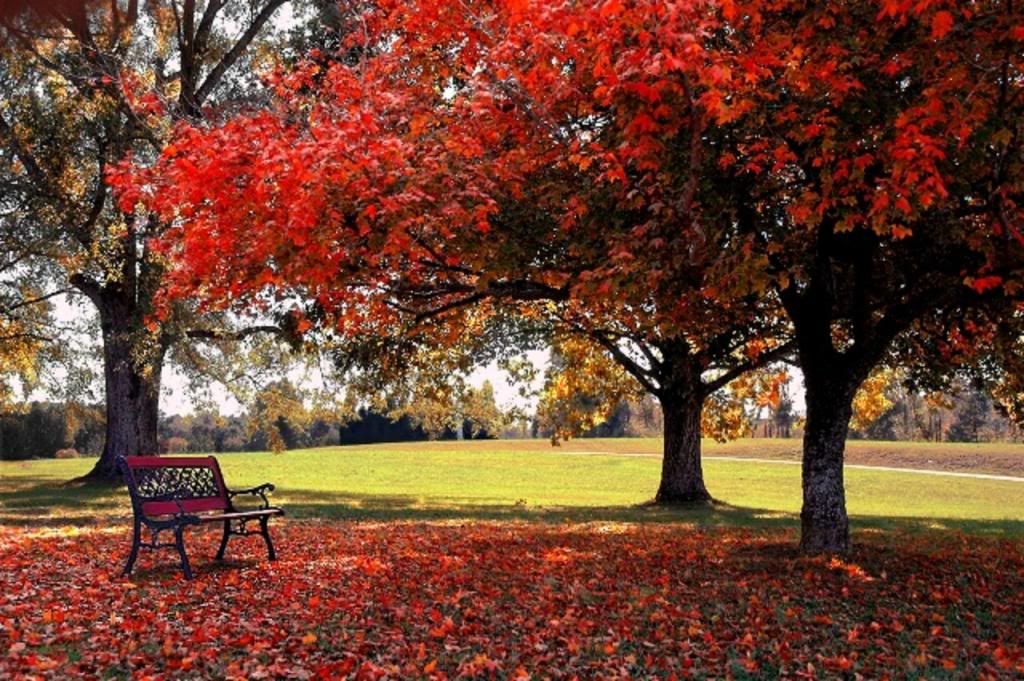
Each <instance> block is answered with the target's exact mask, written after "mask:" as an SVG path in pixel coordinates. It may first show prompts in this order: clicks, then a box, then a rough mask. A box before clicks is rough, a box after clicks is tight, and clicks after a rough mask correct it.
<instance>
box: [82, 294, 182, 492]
mask: <svg viewBox="0 0 1024 681" xmlns="http://www.w3.org/2000/svg"><path fill="white" fill-rule="evenodd" d="M104 302H105V304H104V305H101V306H99V308H100V325H101V327H102V329H103V374H104V384H105V386H106V420H107V423H106V442H105V444H104V447H103V453H102V454H101V455H100V458H99V460H98V461H97V462H96V465H95V466H94V467H93V469H92V470H91V471H90V472H89V473H88V474H87V475H85V476H84V479H86V480H95V481H107V482H116V481H117V480H118V479H119V474H118V471H117V457H119V456H136V455H140V454H158V453H159V446H158V437H157V429H158V424H159V418H160V379H161V375H162V368H163V352H162V351H161V350H153V349H150V348H140V347H136V345H137V343H138V341H137V340H136V339H137V334H136V331H137V329H134V328H133V326H134V324H133V322H132V319H133V316H134V315H133V314H132V310H131V309H130V305H122V304H118V301H112V300H109V299H108V300H106V301H104ZM154 354H155V355H157V356H151V355H154Z"/></svg>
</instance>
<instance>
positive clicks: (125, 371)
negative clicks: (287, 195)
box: [0, 0, 285, 477]
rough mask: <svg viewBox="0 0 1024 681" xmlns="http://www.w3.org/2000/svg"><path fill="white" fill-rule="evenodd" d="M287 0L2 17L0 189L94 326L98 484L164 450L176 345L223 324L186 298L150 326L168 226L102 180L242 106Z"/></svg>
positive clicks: (214, 0)
mask: <svg viewBox="0 0 1024 681" xmlns="http://www.w3.org/2000/svg"><path fill="white" fill-rule="evenodd" d="M284 2H285V0H264V1H262V2H260V1H256V0H254V1H252V2H248V1H247V2H223V1H221V0H208V1H206V2H195V1H193V0H181V1H179V0H169V1H160V0H151V1H143V2H138V1H136V0H125V1H124V2H111V3H71V2H68V3H35V4H33V5H32V6H31V8H29V9H27V10H26V11H24V12H20V13H16V14H11V15H8V16H5V17H4V18H3V23H2V26H0V52H2V55H0V56H2V58H0V88H2V90H0V91H2V97H0V149H2V152H0V153H2V154H3V155H4V157H5V159H7V162H5V163H3V164H2V169H0V185H3V186H4V187H5V188H6V189H8V191H9V192H10V193H7V194H6V195H5V198H4V201H5V202H8V203H16V204H17V206H18V210H19V215H18V231H17V232H12V235H13V236H15V237H18V238H19V239H20V244H19V245H20V246H22V247H25V246H27V245H28V244H35V245H37V246H38V248H39V250H38V253H37V255H38V256H39V257H44V258H47V259H49V261H50V262H51V263H54V264H55V265H57V268H56V270H57V271H56V272H55V280H56V281H57V282H58V283H57V285H58V286H59V287H65V286H71V287H73V288H74V289H75V290H76V291H77V292H79V293H80V294H81V295H83V296H85V297H86V298H87V299H88V300H89V301H90V302H91V304H92V305H93V307H94V308H95V310H96V312H97V314H98V316H99V321H100V328H101V332H102V338H103V362H104V383H105V389H106V396H107V418H106V424H107V434H106V446H105V448H104V452H103V455H102V456H101V458H100V460H99V462H98V463H97V466H96V468H95V469H94V471H93V475H94V476H99V477H109V476H112V475H113V473H114V471H113V462H114V459H115V458H116V456H118V455H121V454H135V453H155V452H156V451H157V449H158V447H157V421H158V413H159V410H158V406H159V404H158V403H159V394H160V383H161V376H162V370H163V363H164V358H165V356H166V354H167V352H168V349H169V348H171V347H172V346H173V345H174V344H176V343H180V342H183V341H186V340H188V339H189V338H190V337H191V338H204V337H208V336H209V335H210V334H211V333H212V329H214V328H220V322H219V321H218V322H215V321H214V320H210V319H206V320H197V319H195V318H194V316H193V315H192V313H191V311H190V309H189V308H190V306H188V305H186V304H183V303H182V304H179V305H177V306H176V310H175V314H174V315H171V316H168V317H165V318H164V319H163V321H161V322H159V323H154V322H152V321H150V320H151V314H152V312H153V311H154V310H153V296H154V295H155V294H156V291H157V290H158V289H159V287H160V283H161V280H162V277H163V274H164V263H163V262H162V260H161V259H160V258H159V257H158V256H157V254H155V253H154V252H153V251H152V249H151V248H150V246H149V240H150V239H151V238H152V237H154V236H156V235H159V234H160V233H161V232H162V231H163V230H164V229H165V228H166V223H165V222H163V221H161V220H159V219H157V218H156V216H154V215H153V214H150V213H147V212H146V211H145V210H137V207H136V205H135V202H134V201H133V200H132V199H131V197H122V200H120V201H115V200H114V199H113V198H112V197H111V195H110V192H109V191H108V189H107V185H106V183H105V181H104V178H105V176H106V174H107V173H108V171H109V169H110V168H111V164H112V163H115V162H117V161H120V160H122V159H123V158H125V157H126V156H132V155H134V156H135V157H137V158H153V157H155V156H156V155H157V154H158V153H159V152H160V151H161V149H162V147H163V142H164V140H165V139H166V138H167V136H168V135H169V133H170V132H171V130H172V128H173V125H174V124H175V122H176V121H181V120H191V121H196V120H199V119H200V118H202V117H203V116H206V115H214V116H216V115H218V110H220V111H223V109H224V108H225V107H227V106H228V105H229V103H231V102H235V101H237V100H238V99H239V97H240V95H241V93H244V92H245V91H246V90H247V88H248V87H249V85H251V81H252V80H253V79H252V77H251V75H249V76H244V75H241V72H243V71H245V69H243V68H241V67H243V66H245V65H247V63H248V62H247V61H246V60H245V59H243V56H244V55H246V53H247V52H249V51H250V48H251V47H253V46H254V45H255V44H256V41H257V38H258V36H260V35H261V34H262V33H265V32H266V29H267V27H268V25H269V22H270V20H271V18H272V17H273V16H274V15H275V12H276V11H277V9H278V8H279V7H281V6H282V5H283V4H284ZM248 73H251V71H248ZM218 333H220V332H218Z"/></svg>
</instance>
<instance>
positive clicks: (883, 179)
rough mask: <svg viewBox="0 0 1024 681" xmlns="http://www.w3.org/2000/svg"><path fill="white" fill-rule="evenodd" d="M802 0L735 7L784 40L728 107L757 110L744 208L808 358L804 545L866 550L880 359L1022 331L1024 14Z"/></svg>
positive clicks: (966, 354) (744, 150)
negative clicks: (855, 533) (860, 444)
mask: <svg viewBox="0 0 1024 681" xmlns="http://www.w3.org/2000/svg"><path fill="white" fill-rule="evenodd" d="M785 4H786V11H784V12H771V13H769V12H763V13H762V12H758V11H757V8H756V4H753V5H750V6H748V7H746V8H745V9H744V10H743V11H740V10H739V9H736V10H734V12H733V13H732V16H733V23H734V24H735V30H734V31H733V32H731V33H730V34H729V36H728V39H729V41H730V42H731V43H733V44H734V46H735V47H734V50H735V53H736V55H737V58H738V59H739V60H741V61H742V60H743V59H744V58H745V55H748V54H750V53H751V52H752V51H753V52H758V53H760V54H769V53H774V54H775V55H777V57H776V58H775V59H773V60H771V61H767V62H764V63H763V65H762V66H761V68H763V69H764V71H763V73H762V74H761V77H759V78H757V79H748V78H747V77H746V76H745V75H744V74H743V73H742V72H740V71H737V72H736V73H734V75H733V76H732V78H731V80H732V84H731V85H730V86H729V88H728V89H730V90H731V91H732V93H733V94H732V99H731V101H729V102H727V103H724V104H723V112H724V118H726V119H731V118H732V117H733V116H732V114H731V113H729V111H730V110H734V109H735V108H736V107H740V106H741V107H743V109H744V113H743V114H742V115H741V116H740V117H739V118H737V119H736V120H734V121H732V120H723V121H722V123H723V125H725V126H726V127H728V128H729V129H730V130H731V131H732V133H731V136H730V142H729V144H728V145H727V146H725V147H723V148H722V150H721V152H722V153H721V155H720V162H721V163H722V164H723V165H728V166H729V167H731V168H733V169H734V172H735V175H736V177H737V180H738V181H742V182H746V183H749V184H748V186H749V187H750V191H749V193H748V194H746V195H745V196H744V197H742V198H743V200H742V201H741V203H740V204H739V205H738V207H737V209H738V211H739V212H740V214H742V215H744V216H745V218H744V219H745V222H746V226H745V228H744V231H745V232H746V233H749V234H757V235H759V241H760V244H761V249H759V250H760V252H762V253H764V254H765V255H766V257H768V258H769V261H770V263H771V264H770V270H771V271H772V273H773V276H774V277H775V280H776V288H777V291H778V295H779V297H780V298H781V300H782V302H783V305H784V307H785V309H786V312H787V314H788V316H789V318H790V320H791V321H792V323H793V329H794V334H795V338H796V343H797V347H798V354H799V362H800V366H801V367H802V369H803V373H804V380H805V386H806V391H807V393H806V403H807V423H806V429H805V438H804V456H803V495H804V499H803V511H802V513H801V519H802V524H803V532H802V545H803V547H804V548H805V549H807V550H811V551H820V550H846V549H848V548H849V529H848V520H847V515H846V505H845V497H844V490H843V452H844V446H845V440H846V435H847V430H848V424H849V420H850V416H851V411H852V405H853V398H854V395H855V393H856V392H857V390H858V388H859V387H860V386H861V385H862V384H863V382H864V381H865V380H866V379H867V378H868V376H869V374H870V373H871V372H872V371H873V370H874V369H875V368H876V367H878V366H879V365H880V364H881V363H883V362H885V363H889V364H893V363H895V364H903V365H911V367H912V368H914V369H916V370H917V371H918V372H920V371H921V369H922V365H927V368H928V369H929V370H931V371H932V372H934V370H936V369H948V368H950V367H954V366H956V365H957V364H958V363H961V364H962V363H963V362H965V361H971V360H972V359H973V358H975V357H977V355H978V353H977V352H974V351H972V349H971V348H969V347H965V346H967V345H969V343H970V341H968V338H970V337H972V336H973V337H974V339H975V341H977V340H980V339H982V338H985V337H986V336H987V335H990V334H991V333H992V332H993V331H994V330H995V329H996V328H997V327H998V328H1001V329H1002V333H1003V334H1004V335H1005V334H1007V333H1010V334H1011V335H1012V334H1013V333H1014V332H1009V331H1007V325H1008V324H1009V326H1011V327H1013V328H1014V329H1015V333H1016V335H1017V336H1019V332H1020V328H1019V315H1018V314H1015V313H1014V309H1015V298H1017V297H1018V294H1019V293H1020V291H1021V274H1022V271H1024V270H1022V264H1024V260H1022V255H1024V250H1022V245H1024V237H1022V232H1024V211H1022V205H1021V196H1022V190H1024V157H1022V146H1021V135H1022V133H1024V129H1022V125H1024V73H1022V67H1024V14H1022V13H1021V11H1020V9H1018V8H1015V7H1014V4H1013V3H1011V2H998V1H993V2H970V3H955V2H942V1H935V2H917V3H910V2H881V3H874V2H855V3H822V4H819V3H810V2H807V3H804V2H794V3H785ZM1014 319H1016V322H1014V321H1013V320H1014ZM958 338H959V341H958V340H957V339H958ZM958 346H959V347H958ZM976 349H978V348H975V350H976ZM926 350H932V351H933V352H932V353H930V354H924V351H926ZM926 373H927V372H926Z"/></svg>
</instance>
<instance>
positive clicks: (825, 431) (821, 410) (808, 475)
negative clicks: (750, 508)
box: [800, 369, 856, 553]
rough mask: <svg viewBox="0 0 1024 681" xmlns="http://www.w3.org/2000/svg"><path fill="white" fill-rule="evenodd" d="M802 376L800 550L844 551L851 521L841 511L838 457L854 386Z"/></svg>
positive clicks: (843, 495) (840, 462)
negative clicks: (804, 420) (804, 406)
mask: <svg viewBox="0 0 1024 681" xmlns="http://www.w3.org/2000/svg"><path fill="white" fill-rule="evenodd" d="M826 371H828V369H826ZM805 380H806V386H807V424H806V426H805V429H804V443H803V447H804V451H803V509H802V510H801V511H800V549H801V550H802V551H805V552H807V553H846V552H847V551H849V550H850V521H849V518H848V517H847V515H846V490H845V488H844V486H843V456H844V454H845V451H846V435H847V432H848V431H849V428H850V417H851V416H852V415H853V396H854V393H855V392H856V390H855V389H850V388H847V387H838V386H836V384H835V383H834V382H831V381H821V380H812V379H811V377H810V375H807V376H805Z"/></svg>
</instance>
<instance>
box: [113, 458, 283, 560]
mask: <svg viewBox="0 0 1024 681" xmlns="http://www.w3.org/2000/svg"><path fill="white" fill-rule="evenodd" d="M117 465H118V468H119V469H120V470H121V474H122V475H123V476H124V480H125V483H126V484H127V485H128V493H129V495H131V499H132V511H133V513H134V516H135V519H134V532H133V534H132V548H131V553H129V554H128V563H127V564H126V565H125V567H124V574H125V575H130V574H131V572H132V568H133V567H134V566H135V559H136V558H138V555H139V549H140V548H147V549H159V548H175V549H177V550H178V555H179V556H180V557H181V569H182V572H184V573H185V578H186V579H192V568H191V567H190V566H189V562H188V556H187V555H186V554H185V543H184V537H183V533H184V530H185V528H186V527H189V526H190V525H200V524H203V523H222V524H223V530H224V533H223V536H222V537H221V540H220V550H218V551H217V560H223V559H224V551H225V549H227V546H228V539H229V538H230V537H232V536H250V535H257V534H258V535H261V536H262V537H263V541H265V542H266V544H267V556H268V558H269V559H270V560H275V559H276V558H277V554H276V553H275V552H274V544H273V542H272V541H271V540H270V531H269V529H268V523H269V521H270V518H271V517H272V516H277V515H284V510H282V509H280V508H277V507H276V506H271V505H270V502H269V500H268V499H267V493H268V492H272V491H273V490H274V486H273V485H272V484H270V483H265V484H262V485H259V486H258V487H253V488H250V489H240V490H230V489H228V488H227V486H225V484H224V477H223V476H222V475H221V472H220V465H219V464H218V463H217V459H215V458H214V457H212V456H128V457H124V456H122V457H119V458H118V460H117ZM241 494H248V495H252V496H258V497H260V499H262V500H263V504H262V506H261V507H260V508H258V509H253V510H239V509H237V508H235V505H234V503H233V500H234V498H235V497H236V496H238V495H241ZM250 522H258V523H259V527H260V529H259V530H258V531H248V530H247V529H246V528H247V526H248V523H250ZM143 526H145V527H146V528H147V529H148V530H149V531H150V541H149V542H148V543H147V542H144V541H143V540H142V528H143ZM164 530H167V531H171V532H173V533H174V543H173V544H169V543H164V544H161V543H160V542H159V535H160V533H161V532H163V531H164Z"/></svg>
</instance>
